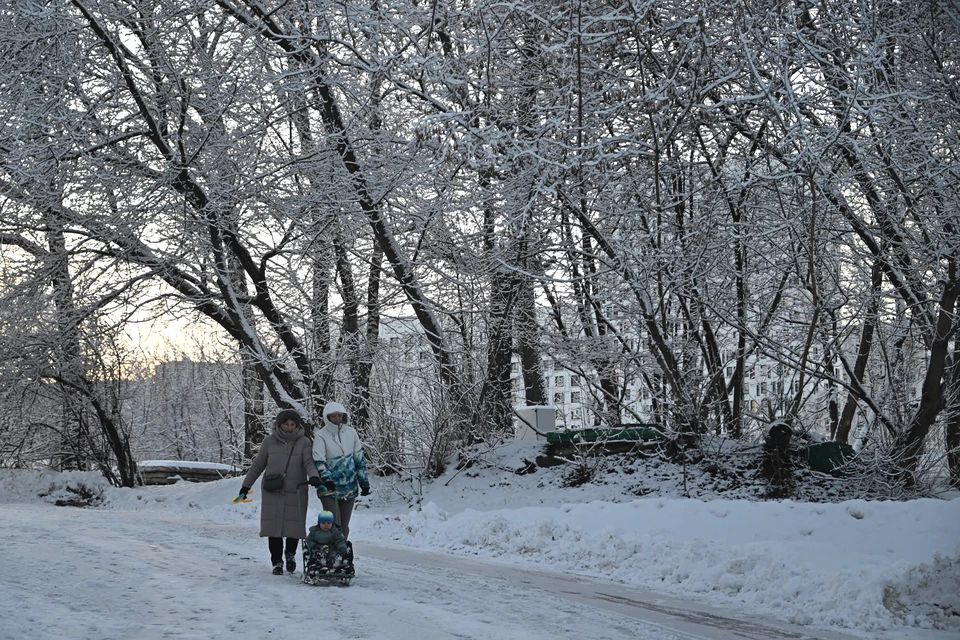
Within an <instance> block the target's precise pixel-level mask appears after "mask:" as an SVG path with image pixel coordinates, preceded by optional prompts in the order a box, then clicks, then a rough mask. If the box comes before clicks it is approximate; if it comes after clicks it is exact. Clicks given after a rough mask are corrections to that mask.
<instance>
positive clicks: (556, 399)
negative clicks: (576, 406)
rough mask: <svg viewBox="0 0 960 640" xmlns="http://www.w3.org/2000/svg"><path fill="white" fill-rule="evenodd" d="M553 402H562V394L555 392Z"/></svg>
mask: <svg viewBox="0 0 960 640" xmlns="http://www.w3.org/2000/svg"><path fill="white" fill-rule="evenodd" d="M553 403H554V404H563V394H562V393H555V394H553Z"/></svg>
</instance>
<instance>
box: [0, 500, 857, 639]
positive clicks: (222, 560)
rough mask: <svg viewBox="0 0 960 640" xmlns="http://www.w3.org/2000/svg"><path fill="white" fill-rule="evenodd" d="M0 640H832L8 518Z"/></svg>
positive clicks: (662, 604) (447, 569) (454, 579)
mask: <svg viewBox="0 0 960 640" xmlns="http://www.w3.org/2000/svg"><path fill="white" fill-rule="evenodd" d="M0 541H2V542H0V572H2V577H0V638H4V639H6V638H11V639H20V638H31V639H32V640H41V639H46V638H58V639H59V638H70V639H88V638H89V639H91V640H92V639H97V640H101V639H103V640H106V639H117V640H120V639H123V640H128V639H145V640H152V639H161V638H177V639H194V638H196V639H212V638H231V640H232V639H234V638H237V637H241V638H297V637H306V636H308V635H309V636H312V637H333V638H338V639H340V638H342V639H384V640H387V639H389V640H447V639H454V638H457V639H471V640H473V639H491V640H511V639H517V640H519V639H525V640H534V639H543V638H584V639H590V640H602V639H611V640H618V639H627V638H630V639H642V640H689V639H690V638H701V639H710V640H744V639H755V640H761V639H762V640H781V639H782V640H799V639H801V638H820V639H822V640H836V639H839V638H843V637H845V636H842V635H839V634H835V633H830V632H817V631H813V630H810V629H806V628H793V627H790V626H789V625H784V624H782V623H772V622H768V621H757V620H745V619H742V618H738V617H737V616H734V615H729V614H721V613H720V612H718V611H711V610H707V609H705V608H704V607H702V606H696V605H693V604H692V603H690V602H687V601H683V600H679V599H672V600H671V599H665V598H664V597H663V596H659V595H654V594H651V593H647V592H644V591H642V590H639V589H636V588H630V587H625V586H622V585H620V584H617V583H607V582H602V581H597V580H590V579H585V578H578V577H571V576H568V575H564V574H554V573H548V572H539V571H531V570H527V569H521V568H516V567H510V566H507V565H502V564H496V563H490V562H481V561H477V560H470V559H464V558H456V557H452V556H447V555H443V554H435V553H426V552H422V551H415V550H409V549H399V548H391V547H385V546H374V545H369V544H360V543H358V544H357V567H358V571H359V572H360V575H358V577H357V579H356V580H355V581H354V583H353V585H351V586H350V587H349V588H341V587H307V586H304V585H301V584H300V583H299V580H298V578H297V577H296V576H295V575H285V576H283V577H277V576H271V575H269V568H268V563H267V562H266V558H265V555H266V548H265V547H266V544H265V542H264V541H263V540H261V539H259V538H257V537H256V536H255V534H254V533H253V532H252V531H251V529H250V528H249V527H242V526H238V525H236V524H232V523H229V524H218V523H215V522H210V521H209V520H208V519H207V518H205V517H204V515H203V514H202V512H199V511H198V514H197V516H196V517H192V516H190V515H189V514H188V515H180V514H173V513H169V512H160V511H158V512H145V511H123V510H106V509H104V510H96V509H74V508H58V507H52V506H49V505H22V504H9V505H0Z"/></svg>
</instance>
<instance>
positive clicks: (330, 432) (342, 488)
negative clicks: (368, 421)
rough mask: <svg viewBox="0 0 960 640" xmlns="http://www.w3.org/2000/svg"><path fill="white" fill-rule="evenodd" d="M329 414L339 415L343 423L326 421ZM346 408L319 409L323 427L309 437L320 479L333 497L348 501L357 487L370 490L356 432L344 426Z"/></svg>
mask: <svg viewBox="0 0 960 640" xmlns="http://www.w3.org/2000/svg"><path fill="white" fill-rule="evenodd" d="M331 413H342V414H343V421H342V422H341V423H340V424H339V425H336V424H334V423H332V422H330V420H329V418H328V417H327V416H329V415H330V414H331ZM348 418H349V416H348V414H347V409H346V407H344V406H343V405H342V404H340V403H339V402H328V403H327V404H326V406H324V407H323V428H321V429H319V430H317V431H316V433H314V435H313V461H314V464H316V465H317V471H319V472H320V479H321V480H324V481H326V480H332V481H333V483H334V484H335V485H336V487H337V489H336V491H337V498H339V499H340V500H349V499H351V498H355V497H356V496H357V487H358V486H360V487H364V488H367V489H369V488H370V481H369V480H368V479H367V465H366V462H365V461H364V458H363V444H362V443H361V442H360V436H358V435H357V430H356V429H354V428H353V427H351V426H350V425H349V424H347V420H348Z"/></svg>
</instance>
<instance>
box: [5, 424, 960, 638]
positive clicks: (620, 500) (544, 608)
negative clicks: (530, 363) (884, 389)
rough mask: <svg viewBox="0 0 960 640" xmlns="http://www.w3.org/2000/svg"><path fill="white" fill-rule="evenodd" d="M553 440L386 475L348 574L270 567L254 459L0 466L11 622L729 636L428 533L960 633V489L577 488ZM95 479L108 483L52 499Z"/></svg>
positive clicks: (823, 625)
mask: <svg viewBox="0 0 960 640" xmlns="http://www.w3.org/2000/svg"><path fill="white" fill-rule="evenodd" d="M535 447H536V445H530V444H525V443H511V444H509V445H506V446H504V447H501V448H499V449H498V450H496V451H492V452H489V453H488V455H487V456H485V458H484V459H482V460H481V461H479V462H478V463H477V464H475V465H473V466H472V467H470V468H466V469H460V470H456V469H451V470H450V471H449V472H448V473H447V474H446V475H445V476H444V477H442V478H440V479H439V480H437V481H435V482H433V483H431V484H427V485H424V486H423V487H422V488H421V487H417V488H416V490H414V488H412V487H411V486H410V485H409V484H403V485H391V484H390V482H389V480H388V479H384V478H376V477H375V478H373V484H374V487H375V492H374V494H373V495H372V496H371V498H369V499H364V500H363V501H362V502H361V503H360V504H359V505H358V509H357V511H356V515H355V517H354V521H353V523H352V525H351V531H352V539H353V540H354V542H355V543H356V545H357V549H358V570H359V571H360V575H358V578H357V579H356V581H355V582H354V584H353V585H352V586H351V587H350V588H348V589H336V590H332V591H324V590H317V589H311V588H308V587H305V586H302V585H299V584H298V583H297V582H296V580H295V579H294V578H292V577H291V576H285V577H283V578H277V577H275V576H271V575H269V562H268V554H267V550H266V542H265V541H264V540H261V539H259V538H258V537H257V527H258V513H259V512H258V508H259V499H258V497H257V493H256V492H255V493H254V497H255V501H254V502H253V503H248V504H239V505H234V504H231V502H230V499H231V498H232V497H233V496H235V495H236V491H237V489H238V488H239V480H238V479H236V478H234V479H226V480H222V481H218V482H211V483H205V484H191V483H178V484H176V485H170V486H159V487H145V488H138V489H116V488H112V487H109V486H106V485H105V484H104V483H103V481H102V479H101V478H100V477H99V476H98V475H97V474H94V473H86V474H78V473H71V474H53V473H41V472H27V471H10V470H0V572H2V574H3V578H2V579H0V638H28V637H29V638H47V637H49V638H54V637H57V638H161V637H164V638H213V637H224V638H226V637H234V636H235V635H236V634H238V633H239V634H241V635H242V636H245V637H269V636H267V635H263V634H265V633H267V632H269V631H272V632H273V634H274V637H295V636H297V635H300V634H302V633H306V632H310V631H311V629H313V630H315V631H316V632H317V633H319V632H321V631H323V630H334V631H336V632H337V634H338V635H336V637H341V638H384V639H386V638H407V637H409V638H414V637H416V638H420V639H425V640H434V639H439V638H454V637H460V638H547V637H570V638H573V637H577V638H650V639H651V640H654V639H656V640H672V639H673V638H681V637H682V638H690V637H701V638H707V637H725V636H721V635H716V636H714V635H711V634H703V635H690V633H689V632H688V633H687V635H684V634H683V633H682V632H681V631H679V630H677V629H674V630H673V631H671V630H665V629H664V628H663V625H661V626H660V627H657V626H656V625H653V626H651V625H649V624H643V623H642V621H638V620H636V619H629V618H626V617H623V616H619V615H613V614H611V613H610V610H607V611H603V610H601V609H596V608H595V607H593V606H592V605H589V604H588V605H583V604H582V603H581V605H579V606H576V607H574V605H573V604H572V602H571V601H564V600H563V599H562V598H564V597H567V596H565V595H564V593H563V592H564V590H563V589H556V590H555V591H554V592H552V593H551V592H550V591H549V589H531V588H523V587H522V585H521V584H520V583H522V582H523V581H524V580H527V579H526V578H519V577H510V575H506V576H505V577H501V578H500V579H494V578H490V577H489V576H488V577H482V576H480V577H477V576H473V577H470V576H468V575H467V574H468V573H469V572H470V571H471V569H469V568H468V565H466V564H460V565H458V564H456V563H455V562H454V564H453V565H451V566H452V567H453V570H452V572H451V569H450V568H449V567H448V568H446V569H441V568H433V569H431V568H429V567H427V568H425V569H424V571H425V572H426V573H424V572H423V571H418V570H417V565H418V564H420V565H424V564H429V563H427V562H426V561H424V560H422V559H421V560H416V559H415V558H426V557H430V556H415V554H414V551H412V550H411V551H409V552H407V553H408V554H409V557H410V558H411V559H410V565H409V566H406V567H405V568H404V567H403V566H402V565H401V564H397V560H398V558H401V559H402V557H403V556H402V555H401V556H397V555H396V554H398V553H400V554H402V553H403V552H402V549H403V548H417V549H418V550H421V551H424V550H426V551H440V552H443V553H445V554H448V557H451V556H452V557H454V558H455V557H457V556H470V557H471V558H472V559H474V561H476V560H484V561H487V562H493V563H495V565H496V566H499V567H504V566H506V565H512V566H517V567H525V568H526V569H525V570H529V569H531V568H535V569H537V570H539V571H544V570H546V571H549V572H566V573H567V574H568V576H569V575H570V574H580V575H582V576H591V577H593V578H599V579H602V580H604V581H606V580H609V581H614V582H617V583H622V584H623V585H630V586H631V587H632V588H635V589H644V590H650V591H654V592H659V593H662V594H664V598H674V599H676V598H680V599H681V600H680V602H684V601H686V602H688V603H691V605H690V606H691V607H692V606H693V604H692V603H697V604H698V605H700V604H702V605H703V606H706V607H714V608H716V609H719V610H723V611H730V612H737V613H738V614H739V615H741V616H747V617H750V616H755V617H757V619H760V618H762V619H767V620H779V621H783V624H785V625H787V624H789V625H792V628H796V627H797V625H800V626H802V627H803V628H805V629H807V630H808V632H809V635H810V637H827V636H825V635H822V633H821V630H824V629H826V630H828V631H833V632H838V633H841V634H845V635H847V636H854V637H861V638H884V639H890V640H893V639H894V638H896V639H900V638H904V639H913V638H915V639H923V640H946V639H947V638H960V500H958V499H952V500H936V499H925V500H913V501H909V502H892V501H887V502H884V501H866V500H848V501H844V502H839V503H800V502H792V501H779V502H776V501H755V500H746V499H715V498H716V496H714V495H709V496H708V495H706V494H704V495H703V496H702V497H704V498H707V497H709V498H710V499H697V498H680V497H666V496H669V495H670V493H671V492H670V491H669V490H668V489H666V488H663V487H661V489H662V490H660V491H657V492H654V493H649V495H647V496H646V497H642V498H640V497H635V496H632V495H630V493H629V491H628V489H629V488H630V487H636V485H637V483H638V478H636V477H634V476H635V474H633V473H632V472H631V473H630V474H623V473H620V472H611V473H610V474H608V475H607V476H606V477H605V478H604V479H603V480H599V479H595V480H594V482H593V483H590V484H585V485H582V486H579V487H575V488H564V487H562V486H560V485H561V484H562V482H561V480H562V477H561V474H562V473H564V471H563V469H562V468H561V469H539V470H537V471H536V472H535V473H530V474H526V475H517V474H516V473H514V470H515V469H517V468H519V467H520V466H522V464H521V463H522V461H523V460H524V459H532V457H533V456H535V455H536V454H537V451H536V449H535ZM669 481H670V480H669V479H663V480H661V482H669ZM649 482H650V480H649V479H647V483H648V484H649ZM78 484H84V485H86V486H88V487H95V488H97V489H98V490H101V491H102V492H103V498H104V501H103V503H102V505H101V506H100V507H98V508H95V509H76V508H71V507H56V506H53V504H52V503H53V502H55V501H56V500H58V499H63V498H71V497H75V495H74V494H71V493H70V492H69V491H67V490H66V487H68V486H73V487H75V486H77V485H78ZM255 489H257V490H258V487H255ZM644 492H645V493H648V492H647V491H646V490H645V491H644ZM41 494H45V495H43V496H41ZM654 495H656V497H653V496H654ZM317 506H318V505H317V502H316V500H314V501H313V502H312V503H311V509H310V518H313V517H315V514H316V511H317ZM365 545H366V546H367V547H368V548H369V553H368V555H367V556H366V557H363V556H362V554H360V552H359V550H361V549H363V548H364V546H365ZM388 548H389V549H391V551H389V552H388V551H387V550H386V549H388ZM421 551H418V552H417V553H420V552H421ZM391 554H394V555H391ZM437 557H439V556H437ZM451 561H452V562H453V561H454V560H451ZM460 562H461V563H465V562H467V561H466V560H461V561H460ZM438 566H439V565H438ZM519 570H520V569H517V571H519ZM431 572H432V573H431ZM516 575H520V574H516ZM531 575H532V574H531ZM438 576H439V577H440V579H438ZM568 580H573V581H576V580H587V578H582V579H577V578H572V577H570V578H568ZM513 582H516V583H517V584H512V583H513ZM626 588H628V587H627V586H624V589H626ZM606 591H610V592H612V591H611V589H609V588H608V589H606ZM571 593H572V592H571ZM325 594H330V595H329V596H327V595H325ZM537 594H539V595H537ZM636 597H637V598H639V597H640V596H636ZM558 598H559V599H558ZM620 599H621V600H624V601H629V597H628V596H622V597H620ZM570 607H574V609H570ZM364 610H366V615H364ZM572 611H573V612H575V614H574V613H572ZM418 620H419V621H421V622H420V623H419V624H418ZM666 626H667V627H669V626H670V625H669V624H668V625H666ZM458 629H459V631H457V630H458ZM251 630H252V631H256V632H257V633H258V634H260V635H259V636H257V635H256V634H252V635H251V634H249V633H247V632H249V631H251ZM351 630H352V631H351ZM278 632H279V633H280V635H279V636H277V633H278ZM417 633H419V634H420V635H417ZM718 633H719V632H718ZM228 634H231V635H229V636H228ZM818 634H820V635H818ZM743 637H756V636H743ZM783 637H802V636H801V635H794V636H790V635H789V634H787V633H785V634H784V636H783Z"/></svg>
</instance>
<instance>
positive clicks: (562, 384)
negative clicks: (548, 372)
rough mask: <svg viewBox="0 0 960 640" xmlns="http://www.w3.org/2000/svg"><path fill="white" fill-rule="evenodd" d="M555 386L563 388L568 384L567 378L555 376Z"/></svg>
mask: <svg viewBox="0 0 960 640" xmlns="http://www.w3.org/2000/svg"><path fill="white" fill-rule="evenodd" d="M553 386H555V387H561V388H563V387H565V386H567V385H566V380H564V379H563V376H555V377H554V378H553Z"/></svg>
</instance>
